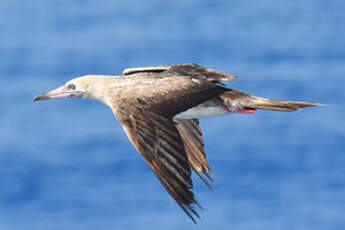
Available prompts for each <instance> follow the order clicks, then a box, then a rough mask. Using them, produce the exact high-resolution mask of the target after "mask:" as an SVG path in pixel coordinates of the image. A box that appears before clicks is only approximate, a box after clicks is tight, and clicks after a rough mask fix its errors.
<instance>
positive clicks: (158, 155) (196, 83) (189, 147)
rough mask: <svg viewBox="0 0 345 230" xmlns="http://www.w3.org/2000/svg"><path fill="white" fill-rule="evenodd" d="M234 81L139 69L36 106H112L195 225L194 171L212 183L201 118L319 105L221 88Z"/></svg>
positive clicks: (188, 71)
mask: <svg viewBox="0 0 345 230" xmlns="http://www.w3.org/2000/svg"><path fill="white" fill-rule="evenodd" d="M233 80H235V76H234V75H232V74H228V73H224V72H221V71H217V70H213V69H209V68H205V67H202V66H199V65H196V64H177V65H168V66H154V67H139V68H130V69H126V70H124V72H123V75H122V76H102V75H87V76H83V77H79V78H76V79H73V80H71V81H69V82H67V83H66V84H65V85H63V86H61V87H60V88H58V89H56V90H53V91H51V92H48V93H46V94H43V95H39V96H37V97H35V98H34V100H35V101H36V100H42V99H49V98H64V97H79V98H80V97H81V98H91V99H96V100H99V101H101V102H103V103H104V104H106V105H108V106H109V107H110V108H111V109H112V110H113V112H114V115H115V116H116V118H117V119H118V120H119V121H120V122H121V124H122V125H123V129H124V130H125V132H126V134H127V135H128V138H129V140H130V141H131V142H132V143H133V145H134V146H135V148H136V149H137V150H138V152H140V153H141V155H142V156H143V157H144V159H145V161H146V162H147V164H148V165H149V166H150V167H151V169H152V171H153V172H154V174H155V175H156V176H157V178H158V179H159V181H160V182H161V183H162V185H163V186H164V188H165V189H166V190H167V191H168V192H169V194H170V195H171V196H172V197H173V198H174V200H175V201H176V202H177V204H178V205H179V206H180V207H181V208H182V209H183V210H184V211H185V213H186V214H187V215H188V216H189V217H190V218H191V219H192V220H193V221H194V222H195V219H194V216H197V217H198V214H197V212H196V211H195V209H194V207H193V204H196V205H198V203H197V201H196V200H195V197H194V194H193V192H192V191H191V189H192V188H193V183H192V181H191V168H192V169H193V170H194V171H195V172H196V173H197V175H198V176H199V177H200V178H201V179H202V180H203V181H204V182H205V183H206V184H207V185H208V186H210V185H209V182H212V181H213V179H212V178H211V177H210V175H209V173H210V171H211V169H210V167H209V165H208V163H207V160H206V155H205V152H204V149H203V147H204V140H203V138H202V132H201V129H200V127H199V120H198V118H200V117H206V116H215V115H224V114H228V113H232V112H238V113H254V112H255V111H256V110H258V109H265V110H273V111H295V110H298V109H300V108H304V107H309V106H316V105H318V104H316V103H312V102H295V101H278V100H270V99H265V98H261V97H255V96H251V95H249V94H247V93H243V92H240V91H237V90H232V89H229V88H226V87H225V86H224V85H223V84H222V83H221V82H222V81H233Z"/></svg>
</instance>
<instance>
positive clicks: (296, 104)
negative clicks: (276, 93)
mask: <svg viewBox="0 0 345 230" xmlns="http://www.w3.org/2000/svg"><path fill="white" fill-rule="evenodd" d="M250 105H251V106H252V107H253V108H255V109H264V110H273V111H281V112H291V111H296V110H298V109H301V108H306V107H312V106H317V105H320V104H318V103H314V102H305V101H281V100H271V99H266V98H262V97H254V96H251V99H250Z"/></svg>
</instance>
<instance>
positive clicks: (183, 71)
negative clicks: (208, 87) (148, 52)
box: [122, 63, 236, 83]
mask: <svg viewBox="0 0 345 230" xmlns="http://www.w3.org/2000/svg"><path fill="white" fill-rule="evenodd" d="M142 72H155V73H161V72H164V74H174V75H180V76H190V77H196V78H205V79H206V80H207V81H210V82H214V83H218V82H221V81H234V80H235V79H236V76H235V75H233V74H231V73H225V72H222V71H219V70H214V69H210V68H207V67H204V66H200V65H198V64H195V63H184V64H175V65H163V66H148V67H135V68H127V69H125V70H124V71H123V73H122V74H123V75H131V74H135V73H142Z"/></svg>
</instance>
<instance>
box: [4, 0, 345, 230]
mask: <svg viewBox="0 0 345 230" xmlns="http://www.w3.org/2000/svg"><path fill="white" fill-rule="evenodd" d="M344 11H345V2H344V1H341V0H338V1H336V0H334V1H324V0H304V1H298V0H289V1H275V0H263V1H240V0H232V1H206V0H199V1H196V0H184V1H182V0H181V1H176V0H175V1H173V0H166V1H153V0H147V1H133V0H130V1H95V0H84V1H66V0H65V1H62V0H61V1H53V0H35V1H20V0H2V1H1V2H0V15H1V16H0V31H1V35H0V53H1V58H0V86H1V90H0V97H1V100H0V108H1V110H0V137H1V138H0V229H6V230H22V229H35V230H48V229H49V230H51V229H59V230H60V229H75V230H78V229H80V230H91V229H139V228H140V229H142V230H144V229H233V230H237V229H241V230H256V229H295V230H298V229H300V230H306V229H313V230H315V229H327V230H332V229H343V226H344V224H345V218H344V211H345V208H344V207H345V206H344V204H345V196H344V194H345V169H344V165H345V153H344V149H345V142H344V140H345V122H344V114H345V107H344V100H345V90H344V87H345V77H344V73H345V45H344V44H345V43H344V41H345V30H344V23H345V13H344ZM183 62H196V63H198V64H201V65H206V66H209V67H212V68H216V69H219V70H223V71H226V72H231V73H234V74H236V75H238V76H239V78H238V79H237V80H236V81H235V82H232V83H231V84H229V86H230V87H233V88H236V89H240V90H243V91H246V92H249V93H251V94H254V95H257V96H264V97H268V98H277V99H291V100H292V99H294V100H309V101H317V102H321V103H326V104H328V105H329V106H327V107H320V108H310V109H305V110H303V111H299V112H295V113H274V112H265V111H262V112H261V111H260V112H258V113H256V114H254V115H243V114H242V115H241V114H238V115H230V116H226V117H216V118H209V119H202V120H201V126H202V129H203V132H204V137H205V140H206V143H207V144H206V151H207V154H208V159H209V162H210V165H211V167H212V169H213V170H214V172H215V178H216V183H215V184H214V186H213V191H210V190H208V189H207V188H206V187H205V186H204V185H203V184H202V182H200V180H198V178H196V177H195V176H194V181H195V188H194V192H195V194H196V197H197V199H198V201H199V203H201V205H202V206H203V207H204V211H200V215H201V220H200V221H199V224H198V225H194V224H193V223H192V222H191V221H190V220H189V219H188V218H187V217H186V216H185V214H184V213H183V212H182V211H181V210H180V208H179V207H178V206H177V205H176V204H175V203H174V201H173V200H172V199H171V198H170V197H169V195H168V194H167V193H166V192H165V191H164V189H163V188H162V186H161V185H160V184H159V183H158V181H157V180H156V178H154V176H153V174H152V173H151V171H150V169H149V167H148V166H147V165H146V164H145V162H144V161H143V160H142V159H141V156H140V155H139V154H138V153H137V152H136V151H135V149H134V148H133V147H132V145H131V144H130V143H129V141H128V139H127V137H126V135H125V134H124V133H123V131H122V128H121V125H120V124H119V123H118V122H117V121H115V119H114V117H113V115H112V113H111V111H110V109H108V108H106V107H105V106H104V105H102V104H99V103H97V102H93V101H87V100H68V99H66V100H56V101H53V100H50V101H42V102H37V103H33V102H32V101H31V100H32V97H33V96H35V95H37V94H39V93H42V92H45V91H48V90H51V89H53V88H56V87H57V86H59V85H62V84H63V83H64V82H65V81H67V80H69V79H71V78H74V77H76V76H80V75H84V74H113V75H116V74H120V73H121V71H122V69H123V68H127V67H134V66H145V65H159V64H170V63H183Z"/></svg>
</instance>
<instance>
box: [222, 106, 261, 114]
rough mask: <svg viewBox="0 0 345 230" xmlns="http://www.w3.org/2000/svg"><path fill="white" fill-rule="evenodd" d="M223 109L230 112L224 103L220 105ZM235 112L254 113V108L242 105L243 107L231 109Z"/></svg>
mask: <svg viewBox="0 0 345 230" xmlns="http://www.w3.org/2000/svg"><path fill="white" fill-rule="evenodd" d="M222 107H223V109H226V110H228V111H229V112H231V110H230V108H229V107H228V106H226V105H222ZM233 112H235V113H255V112H256V109H254V108H250V107H244V108H243V109H237V110H235V111H233Z"/></svg>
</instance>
